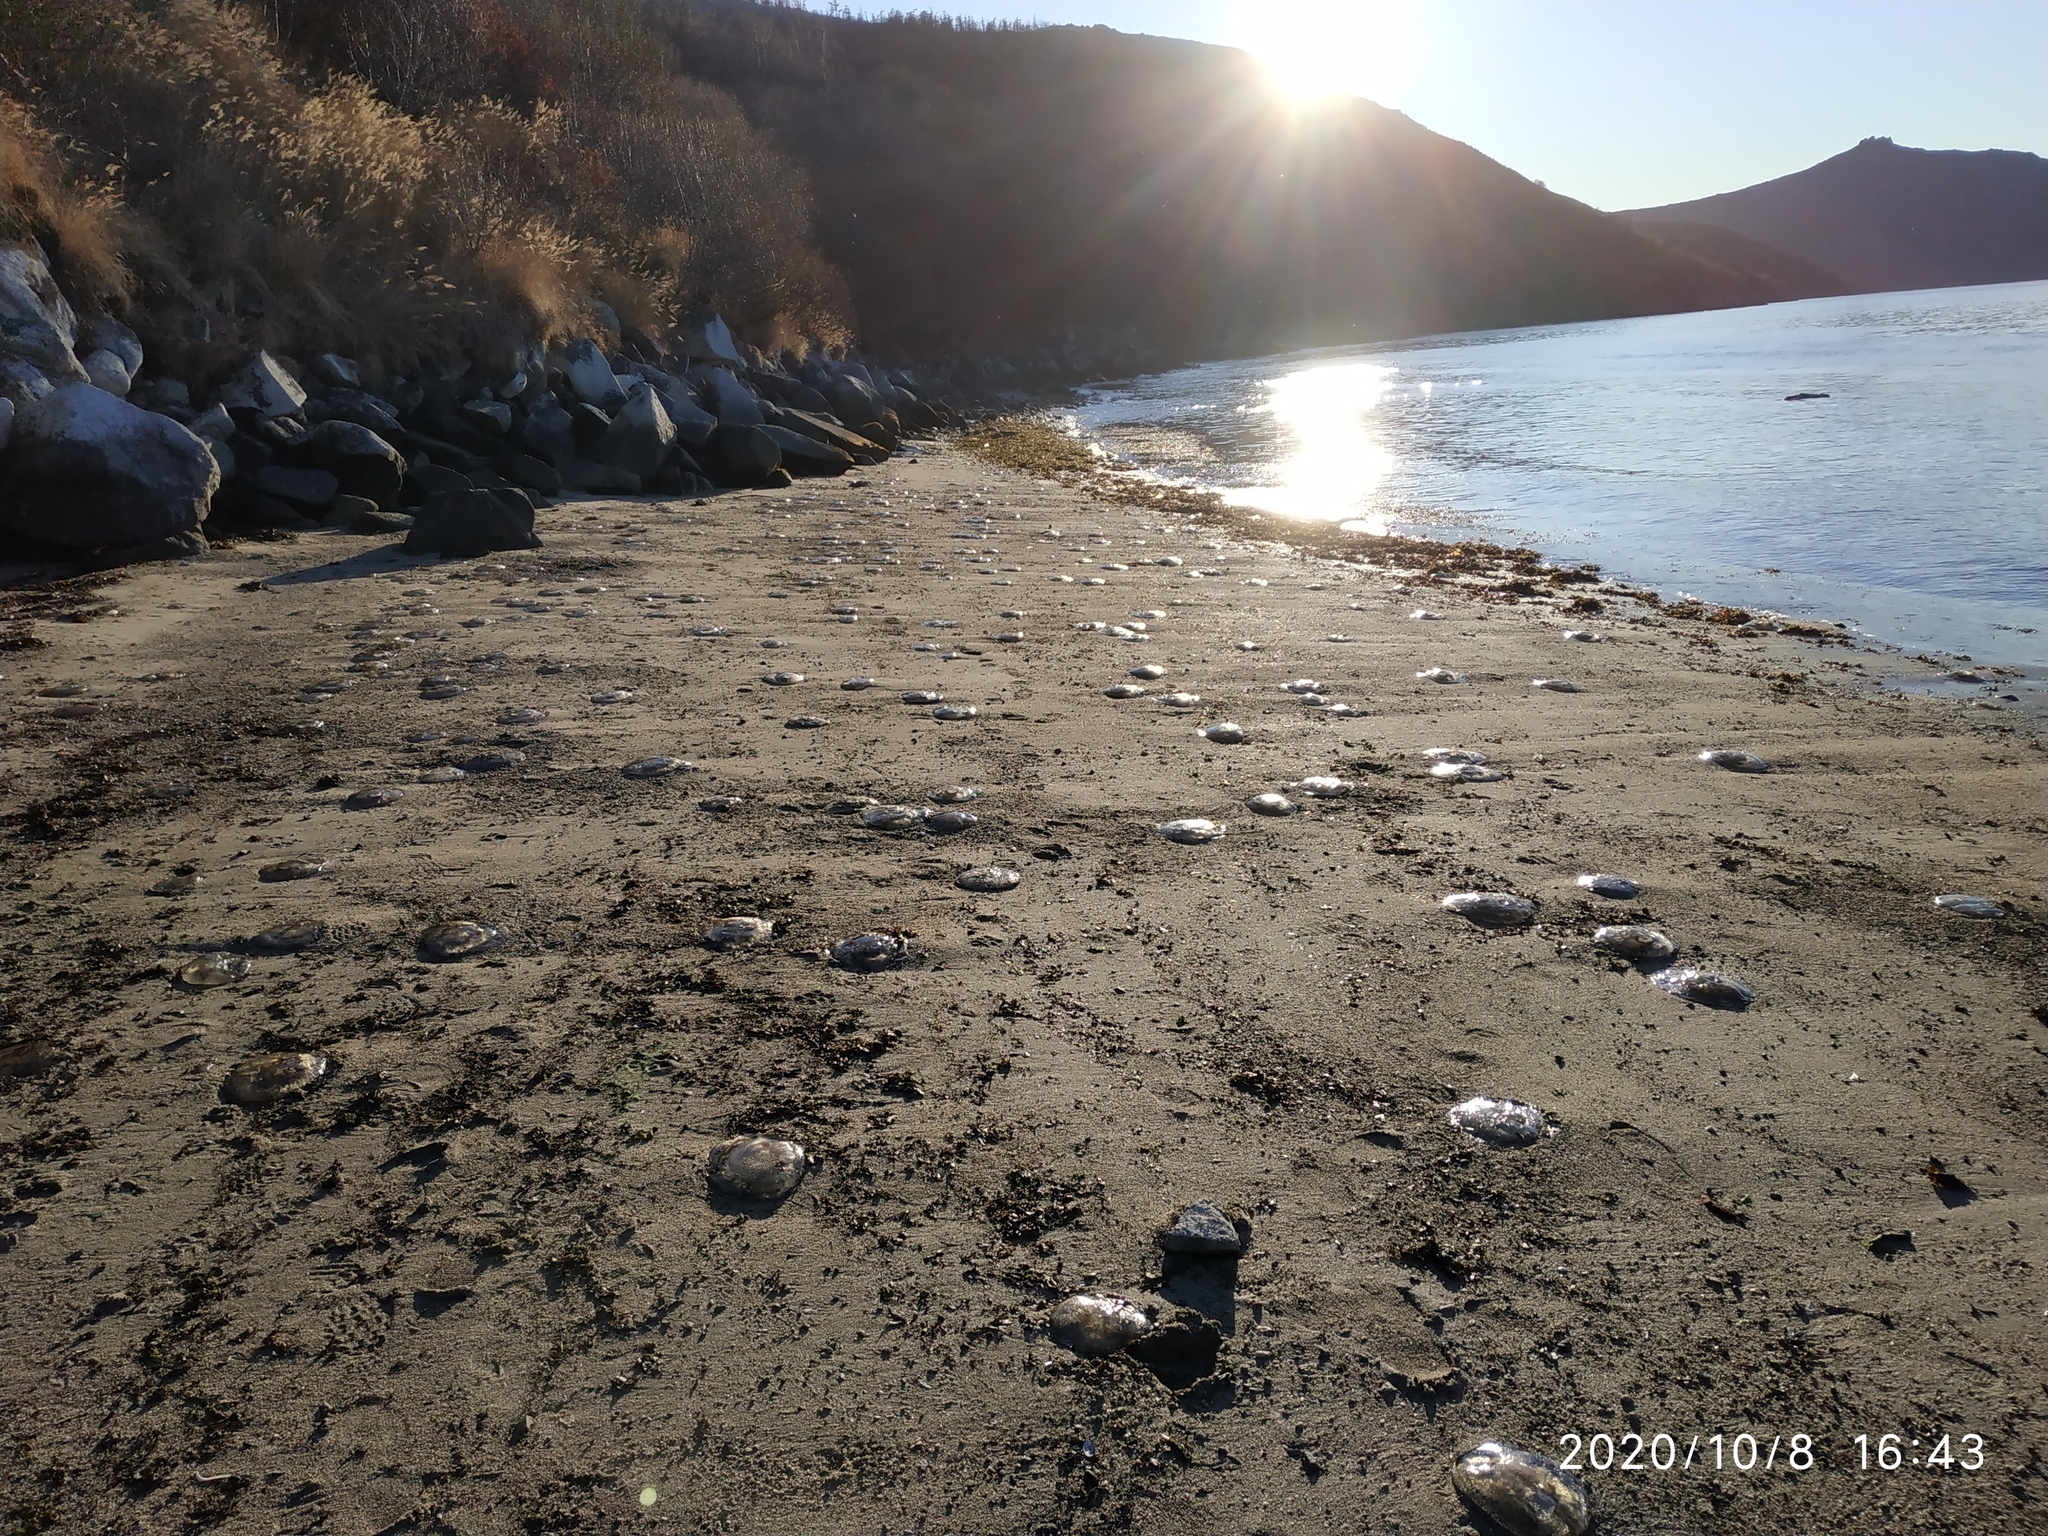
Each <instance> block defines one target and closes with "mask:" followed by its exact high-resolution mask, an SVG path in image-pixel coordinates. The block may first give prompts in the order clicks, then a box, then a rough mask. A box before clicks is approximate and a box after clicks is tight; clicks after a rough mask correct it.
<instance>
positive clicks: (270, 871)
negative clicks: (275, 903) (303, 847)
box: [256, 859, 334, 884]
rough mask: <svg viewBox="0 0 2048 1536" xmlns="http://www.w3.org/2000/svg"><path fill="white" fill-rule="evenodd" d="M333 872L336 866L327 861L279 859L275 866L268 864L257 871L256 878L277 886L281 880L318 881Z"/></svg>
mask: <svg viewBox="0 0 2048 1536" xmlns="http://www.w3.org/2000/svg"><path fill="white" fill-rule="evenodd" d="M333 872H334V866H333V865H332V864H330V863H328V862H327V860H325V859H279V860H278V861H277V862H276V863H275V864H266V865H264V866H263V867H262V868H261V869H259V870H257V871H256V878H257V879H258V880H261V881H263V882H264V883H266V884H275V883H277V882H278V881H280V880H317V879H318V878H319V877H320V876H322V875H328V874H332V873H333Z"/></svg>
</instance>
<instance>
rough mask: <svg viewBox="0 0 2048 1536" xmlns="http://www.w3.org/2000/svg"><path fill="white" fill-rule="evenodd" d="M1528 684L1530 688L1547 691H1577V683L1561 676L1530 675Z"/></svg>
mask: <svg viewBox="0 0 2048 1536" xmlns="http://www.w3.org/2000/svg"><path fill="white" fill-rule="evenodd" d="M1529 686H1530V687H1531V688H1541V689H1543V690H1545V691H1546V692H1549V693H1577V692H1578V691H1579V685H1578V684H1577V683H1575V682H1572V681H1571V680H1570V679H1568V678H1562V677H1532V678H1531V679H1529Z"/></svg>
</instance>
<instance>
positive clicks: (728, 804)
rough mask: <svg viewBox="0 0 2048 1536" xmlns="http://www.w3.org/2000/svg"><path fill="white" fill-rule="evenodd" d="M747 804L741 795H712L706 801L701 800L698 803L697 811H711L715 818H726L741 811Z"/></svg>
mask: <svg viewBox="0 0 2048 1536" xmlns="http://www.w3.org/2000/svg"><path fill="white" fill-rule="evenodd" d="M746 803H747V802H746V800H745V799H744V798H742V797H741V796H739V795H711V796H709V797H707V798H706V799H703V800H699V801H698V802H697V809H698V810H700V811H709V812H711V814H712V815H714V816H724V815H728V814H730V813H731V812H733V811H736V810H738V809H740V807H742V806H744V805H745V804H746Z"/></svg>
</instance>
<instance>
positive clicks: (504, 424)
mask: <svg viewBox="0 0 2048 1536" xmlns="http://www.w3.org/2000/svg"><path fill="white" fill-rule="evenodd" d="M462 416H463V419H464V420H465V421H467V422H468V423H469V424H470V425H471V426H473V427H475V428H476V429H477V430H478V431H480V432H487V433H489V434H490V435H491V436H492V437H503V436H504V435H505V434H506V433H508V432H510V431H511V430H512V407H511V406H509V405H506V404H505V403H504V402H503V401H500V400H471V401H468V402H467V403H465V404H464V405H463V407H462Z"/></svg>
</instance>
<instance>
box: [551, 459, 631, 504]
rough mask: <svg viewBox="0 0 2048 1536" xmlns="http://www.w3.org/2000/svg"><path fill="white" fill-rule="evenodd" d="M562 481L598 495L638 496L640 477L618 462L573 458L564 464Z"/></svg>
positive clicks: (577, 488) (575, 488) (579, 489)
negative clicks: (596, 461)
mask: <svg viewBox="0 0 2048 1536" xmlns="http://www.w3.org/2000/svg"><path fill="white" fill-rule="evenodd" d="M562 483H563V484H564V485H566V486H569V487H571V488H572V489H574V490H578V491H590V492H593V493H595V494H598V495H611V496H638V495H639V494H640V485H641V480H640V477H639V476H638V475H636V474H634V473H633V471H631V470H630V469H620V468H619V467H618V466H617V465H616V464H597V463H593V462H592V461H591V460H589V459H571V460H570V461H569V462H568V463H566V464H564V465H563V466H562Z"/></svg>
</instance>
